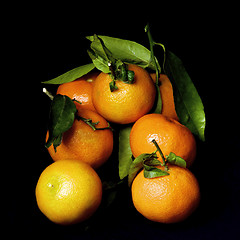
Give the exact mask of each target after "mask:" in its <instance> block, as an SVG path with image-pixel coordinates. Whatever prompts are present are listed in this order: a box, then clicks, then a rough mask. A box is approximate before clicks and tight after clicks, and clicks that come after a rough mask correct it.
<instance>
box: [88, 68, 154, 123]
mask: <svg viewBox="0 0 240 240" xmlns="http://www.w3.org/2000/svg"><path fill="white" fill-rule="evenodd" d="M127 66H128V70H130V71H134V81H133V83H132V84H127V83H124V82H122V81H120V80H118V81H116V86H117V88H118V89H117V90H114V91H113V92H111V90H110V87H109V83H110V82H111V81H112V78H111V76H110V75H109V74H106V73H100V74H99V76H98V77H97V79H96V80H95V82H94V86H93V104H94V106H95V108H96V110H97V112H98V113H99V114H101V115H102V116H103V117H104V118H105V119H107V120H108V121H110V122H114V123H118V124H127V123H132V122H135V121H136V120H137V119H138V118H140V117H142V116H143V115H145V114H146V113H148V112H149V111H150V110H151V108H152V107H153V104H154V101H155V95H156V89H155V86H154V83H153V81H152V79H151V77H150V75H149V73H148V72H147V71H146V70H145V69H143V68H141V67H139V66H137V65H134V64H129V65H127Z"/></svg>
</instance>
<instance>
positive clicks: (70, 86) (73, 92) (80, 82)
mask: <svg viewBox="0 0 240 240" xmlns="http://www.w3.org/2000/svg"><path fill="white" fill-rule="evenodd" d="M98 75H99V72H94V73H88V74H86V75H85V76H83V77H81V78H79V79H77V80H75V81H73V82H69V83H63V84H61V85H59V87H58V89H57V94H61V95H66V96H68V97H70V98H71V99H76V100H77V101H79V102H81V104H79V103H78V102H74V103H75V104H76V106H77V107H80V108H81V109H88V110H92V111H94V112H96V109H95V107H94V105H93V102H92V90H93V83H94V81H95V80H96V78H97V76H98Z"/></svg>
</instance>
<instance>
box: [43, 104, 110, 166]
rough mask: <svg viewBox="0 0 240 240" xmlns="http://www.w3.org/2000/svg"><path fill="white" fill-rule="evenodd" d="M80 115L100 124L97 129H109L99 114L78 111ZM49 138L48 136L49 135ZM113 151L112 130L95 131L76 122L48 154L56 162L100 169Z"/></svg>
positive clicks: (83, 123) (81, 122)
mask: <svg viewBox="0 0 240 240" xmlns="http://www.w3.org/2000/svg"><path fill="white" fill-rule="evenodd" d="M78 115H79V116H81V117H84V118H86V119H92V121H93V122H98V121H99V123H98V124H97V125H96V126H95V127H96V128H105V127H108V123H107V121H106V120H105V119H104V118H103V117H102V116H100V115H99V114H98V113H96V112H93V111H90V110H82V109H78ZM47 138H48V134H47ZM112 150H113V133H112V130H111V129H104V130H95V131H94V130H93V129H92V128H91V127H90V126H88V125H87V124H86V123H85V122H83V121H82V120H77V119H75V120H74V123H73V125H72V127H71V128H70V129H69V130H68V131H66V132H64V133H63V138H62V143H61V144H60V146H58V147H57V152H55V151H54V148H53V145H51V146H50V147H49V148H48V152H49V154H50V155H51V157H52V159H53V160H54V161H61V160H66V159H67V160H77V161H83V162H86V163H88V164H90V165H91V166H92V167H93V168H98V167H100V166H101V165H102V164H104V163H105V162H106V161H107V160H108V158H109V157H110V155H111V153H112Z"/></svg>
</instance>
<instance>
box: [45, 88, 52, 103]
mask: <svg viewBox="0 0 240 240" xmlns="http://www.w3.org/2000/svg"><path fill="white" fill-rule="evenodd" d="M43 93H45V94H46V95H47V96H48V97H49V98H50V99H51V100H53V98H54V96H53V95H52V94H51V93H50V92H49V91H48V90H47V89H46V88H43Z"/></svg>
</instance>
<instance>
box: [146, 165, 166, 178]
mask: <svg viewBox="0 0 240 240" xmlns="http://www.w3.org/2000/svg"><path fill="white" fill-rule="evenodd" d="M143 174H144V177H145V178H155V177H162V176H166V175H169V173H168V172H167V171H164V170H161V169H159V168H155V167H151V166H148V165H145V164H144V172H143Z"/></svg>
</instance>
